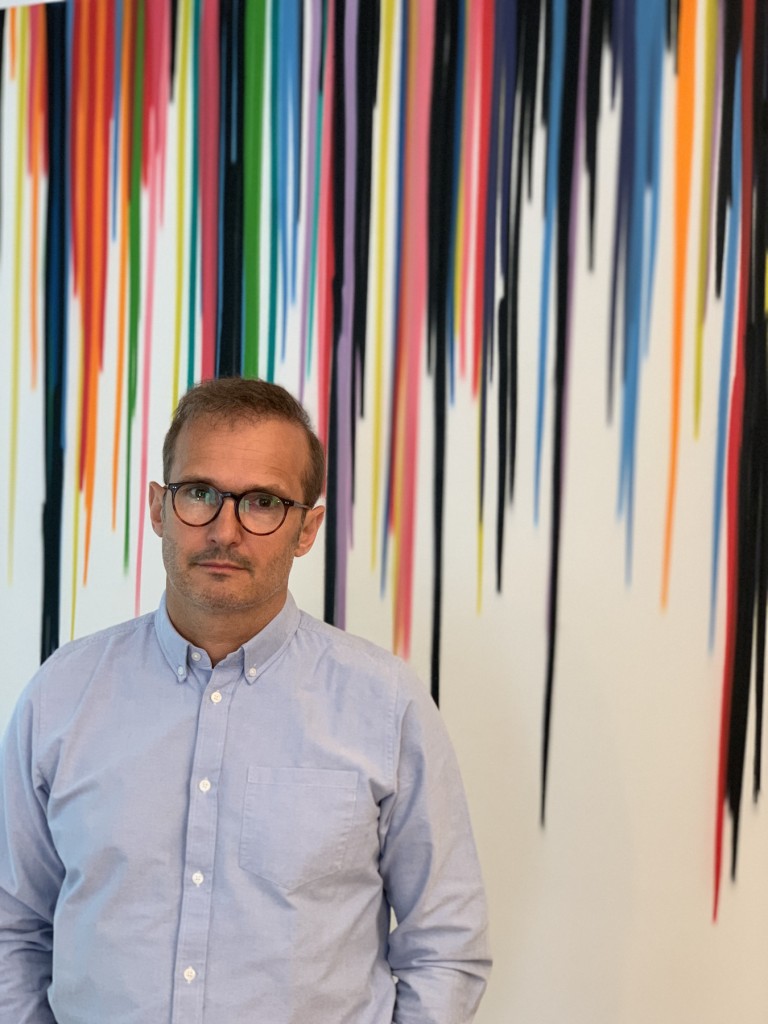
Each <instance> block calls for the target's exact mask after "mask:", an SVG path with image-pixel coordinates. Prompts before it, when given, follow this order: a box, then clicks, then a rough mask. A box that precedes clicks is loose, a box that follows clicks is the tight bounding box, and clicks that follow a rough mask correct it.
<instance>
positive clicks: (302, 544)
mask: <svg viewBox="0 0 768 1024" xmlns="http://www.w3.org/2000/svg"><path fill="white" fill-rule="evenodd" d="M308 460H309V450H308V444H307V440H306V437H305V436H304V433H303V431H302V430H301V428H300V427H298V426H296V424H294V423H288V422H285V421H283V420H276V419H266V420H260V421H255V422H247V421H246V422H241V423H239V424H236V425H233V426H229V425H223V424H220V423H217V422H215V421H210V420H200V421H197V422H192V423H188V424H186V425H185V426H184V427H182V429H181V432H180V433H179V436H178V438H177V442H176V450H175V453H174V457H173V465H172V468H171V477H170V482H177V481H189V482H191V481H199V482H205V483H209V484H213V485H214V487H217V488H218V489H219V490H220V491H233V492H234V493H236V494H240V493H242V492H244V491H249V490H259V491H267V492H269V493H271V494H276V495H278V496H279V497H281V498H293V499H294V500H296V501H303V500H304V492H303V487H302V478H303V475H304V471H305V469H306V467H307V464H308ZM149 506H150V518H151V520H152V527H153V529H154V531H155V533H156V534H157V535H158V536H159V537H162V540H163V562H164V563H165V570H166V574H167V602H168V613H169V615H170V616H171V619H172V621H173V622H174V623H175V625H176V627H177V628H178V629H179V630H180V631H181V632H184V630H185V627H187V629H188V631H189V630H191V631H192V632H194V631H195V630H197V629H199V628H200V626H204V625H205V624H206V623H208V624H211V623H212V622H213V621H214V620H219V622H220V621H221V617H222V616H224V617H225V618H226V617H230V618H231V619H232V621H233V623H234V621H241V622H242V621H243V619H244V618H245V619H247V620H248V621H249V622H250V620H251V618H252V619H253V625H254V628H253V633H256V632H257V631H258V630H260V629H262V628H263V627H264V626H265V625H266V624H267V623H268V622H269V621H270V620H271V619H272V618H274V616H275V615H277V613H278V612H279V611H280V609H281V608H282V607H283V604H284V602H285V598H286V594H287V589H288V575H289V573H290V570H291V565H292V564H293V559H294V557H296V556H300V555H304V554H306V553H307V552H308V551H309V550H310V548H311V547H312V544H313V543H314V540H315V537H316V535H317V531H318V529H319V527H320V523H321V522H322V519H323V514H324V510H323V509H322V508H316V509H313V510H311V511H309V512H307V513H306V515H305V517H304V520H303V523H302V512H301V509H296V508H290V509H289V510H288V514H287V516H286V519H285V522H284V523H283V525H282V526H281V527H280V529H279V530H277V531H276V532H275V533H272V534H269V535H268V536H266V537H264V536H255V535H253V534H251V533H248V532H247V531H246V530H245V529H244V528H243V527H242V526H241V525H240V523H239V522H238V520H237V517H236V516H235V507H234V502H233V501H232V500H231V499H230V498H226V499H225V500H224V505H223V507H222V509H221V511H220V512H219V514H218V516H217V517H216V519H214V521H213V522H212V523H209V524H208V525H207V526H197V527H195V526H186V525H185V524H184V523H182V522H181V520H180V519H179V518H178V517H177V516H176V514H175V512H174V511H173V507H172V504H171V494H170V492H169V491H166V490H165V489H164V488H163V487H162V486H161V485H160V484H157V483H151V484H150V490H149ZM185 635H186V634H185ZM188 639H193V637H191V636H188Z"/></svg>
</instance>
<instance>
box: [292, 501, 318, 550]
mask: <svg viewBox="0 0 768 1024" xmlns="http://www.w3.org/2000/svg"><path fill="white" fill-rule="evenodd" d="M324 518H325V508H324V506H323V505H318V506H317V507H316V508H311V509H310V510H309V511H308V512H307V514H306V515H305V516H304V522H303V523H302V526H301V532H300V533H299V539H298V541H297V542H296V550H295V551H294V554H295V556H296V557H297V558H301V556H302V555H306V553H307V552H308V551H311V549H312V545H313V544H314V543H315V537H317V531H318V530H319V529H320V526H321V524H322V522H323V519H324Z"/></svg>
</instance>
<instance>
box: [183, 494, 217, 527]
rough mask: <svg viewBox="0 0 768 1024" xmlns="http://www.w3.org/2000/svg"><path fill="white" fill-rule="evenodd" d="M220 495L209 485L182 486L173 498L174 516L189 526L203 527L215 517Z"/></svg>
mask: <svg viewBox="0 0 768 1024" xmlns="http://www.w3.org/2000/svg"><path fill="white" fill-rule="evenodd" d="M220 504H221V495H220V494H219V492H218V491H217V490H216V488H215V487H211V485H210V484H182V485H181V487H178V488H177V489H176V493H175V494H174V496H173V507H174V509H175V510H176V515H177V516H178V517H179V519H181V521H182V522H184V523H187V524H188V525H189V526H205V524H206V523H210V521H211V520H212V519H213V517H214V516H215V515H216V513H217V512H218V509H219V505H220Z"/></svg>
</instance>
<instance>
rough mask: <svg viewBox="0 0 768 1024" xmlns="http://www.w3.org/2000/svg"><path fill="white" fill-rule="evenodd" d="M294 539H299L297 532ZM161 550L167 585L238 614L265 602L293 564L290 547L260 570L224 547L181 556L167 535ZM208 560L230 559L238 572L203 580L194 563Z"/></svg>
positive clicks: (214, 609)
mask: <svg viewBox="0 0 768 1024" xmlns="http://www.w3.org/2000/svg"><path fill="white" fill-rule="evenodd" d="M295 540H296V542H298V533H297V536H296V538H295ZM294 546H295V545H294ZM162 552H163V563H164V565H165V571H166V575H167V578H168V585H169V586H170V587H173V589H174V590H175V591H176V592H177V593H178V594H179V596H180V597H181V598H183V599H184V600H186V601H189V602H190V603H191V604H194V605H195V606H196V607H198V608H200V609H201V610H202V611H206V612H210V613H214V614H215V613H222V612H223V613H240V612H245V611H248V610H249V609H253V608H256V607H258V606H260V605H263V604H265V603H266V602H267V601H269V600H270V598H272V597H274V596H275V594H277V593H278V592H279V591H281V590H282V589H283V587H284V585H285V583H286V582H287V579H288V574H289V572H290V569H291V566H292V564H293V547H291V548H288V549H286V552H285V554H284V555H283V556H281V557H280V558H278V559H276V560H273V561H272V562H271V563H270V564H269V565H267V566H266V567H265V569H264V570H263V571H261V572H260V571H259V570H258V569H257V568H255V567H254V566H253V565H252V563H251V562H249V561H248V560H247V559H244V558H243V557H242V556H240V555H237V554H234V553H233V552H231V551H229V550H227V549H225V548H209V549H207V550H206V551H204V552H200V553H199V554H197V555H195V556H194V557H193V558H189V557H187V558H184V557H183V556H181V555H180V552H179V550H178V548H177V546H176V544H175V543H174V541H173V540H172V539H171V538H170V537H168V536H167V535H164V536H163V539H162ZM207 561H225V562H231V563H233V564H234V565H237V566H239V567H240V569H241V571H240V572H238V573H237V574H236V576H235V577H226V578H224V577H222V578H220V579H215V578H213V577H211V578H209V579H207V580H205V579H204V574H203V572H201V571H200V570H199V569H198V568H197V565H198V564H199V563H201V562H207ZM196 577H197V578H196ZM244 584H246V585H245V586H244Z"/></svg>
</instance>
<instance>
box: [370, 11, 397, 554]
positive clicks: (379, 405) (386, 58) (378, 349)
mask: <svg viewBox="0 0 768 1024" xmlns="http://www.w3.org/2000/svg"><path fill="white" fill-rule="evenodd" d="M382 14H383V18H382V27H383V37H382V80H381V93H380V95H381V130H380V140H379V150H378V170H377V174H378V182H379V187H378V190H377V195H376V236H375V237H376V242H377V244H376V283H375V289H376V297H375V306H374V308H375V310H376V314H375V324H376V328H375V330H376V337H375V355H374V367H375V369H374V380H373V388H374V391H373V502H372V511H371V569H374V568H375V567H376V551H377V548H378V540H379V510H380V503H381V476H382V473H381V461H382V456H381V437H382V418H383V406H384V384H383V378H384V277H385V273H384V271H385V244H384V243H385V240H386V231H385V224H386V198H387V187H386V182H387V156H388V155H389V149H390V136H391V127H392V126H391V118H390V110H391V103H390V97H391V93H392V51H393V47H394V34H395V3H394V0H384V5H383V11H382Z"/></svg>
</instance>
